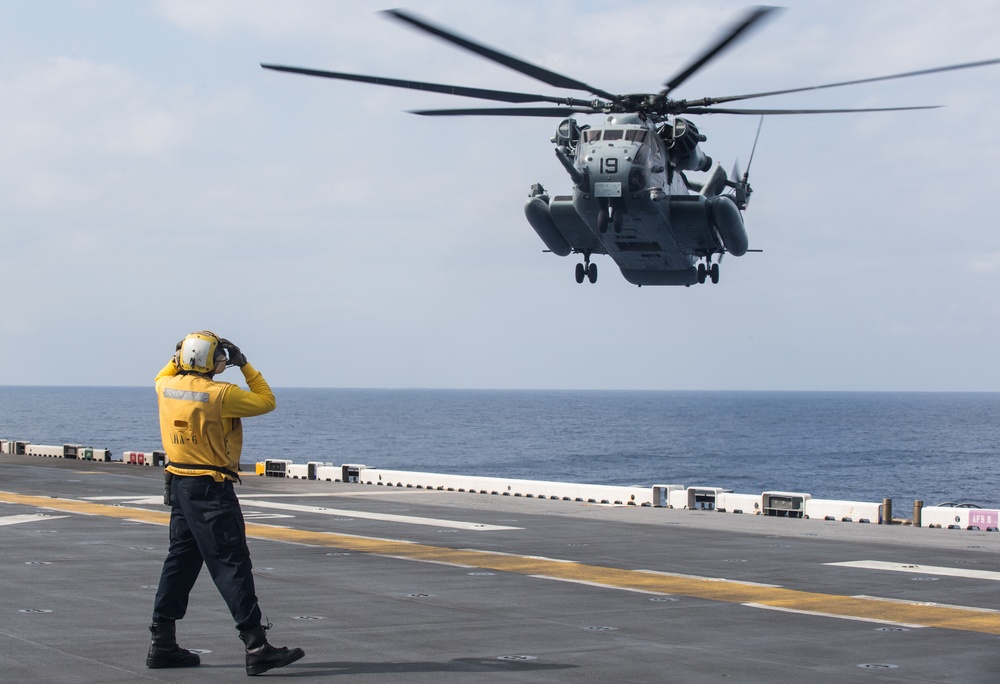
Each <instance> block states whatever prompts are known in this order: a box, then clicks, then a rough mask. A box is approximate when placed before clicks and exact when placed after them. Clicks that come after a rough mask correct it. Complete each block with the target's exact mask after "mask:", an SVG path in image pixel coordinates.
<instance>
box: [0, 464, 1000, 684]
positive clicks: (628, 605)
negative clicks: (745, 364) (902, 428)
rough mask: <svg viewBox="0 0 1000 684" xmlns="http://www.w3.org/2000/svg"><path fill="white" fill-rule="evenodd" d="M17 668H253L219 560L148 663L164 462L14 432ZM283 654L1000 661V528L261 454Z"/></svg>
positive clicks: (244, 495)
mask: <svg viewBox="0 0 1000 684" xmlns="http://www.w3.org/2000/svg"><path fill="white" fill-rule="evenodd" d="M0 469H2V472H3V480H2V485H0V490H2V491H0V502H2V503H3V504H4V505H3V506H2V507H0V548H2V549H3V554H2V558H0V567H2V573H0V586H2V588H3V590H2V593H0V611H2V614H3V616H4V619H3V622H2V623H0V667H2V669H3V672H4V673H5V678H7V679H9V680H10V681H28V680H30V681H33V682H136V681H162V682H195V681H204V680H205V678H206V677H210V678H211V679H212V681H220V682H221V681H244V680H245V677H246V674H245V672H244V663H243V649H242V644H241V642H240V641H239V639H238V638H237V632H236V630H235V628H234V626H233V623H232V619H231V617H230V616H229V614H228V611H227V609H226V607H225V604H224V603H223V602H222V599H221V597H220V596H219V595H218V592H217V591H216V589H215V587H214V586H213V584H212V582H211V579H210V578H209V576H208V574H207V572H203V573H202V576H201V577H200V578H199V582H198V584H197V585H196V587H195V589H194V592H193V593H192V596H191V606H190V608H189V612H188V615H187V617H186V618H185V619H184V620H182V621H180V622H179V623H178V627H177V633H178V642H179V643H180V645H181V646H183V647H185V648H189V649H197V650H198V651H199V652H200V653H201V660H202V665H201V666H200V667H198V668H190V669H176V670H150V669H147V668H146V667H145V665H144V662H145V654H146V649H147V648H148V645H149V632H148V630H147V626H148V624H149V620H150V613H151V609H152V602H153V596H154V593H155V590H156V583H157V580H158V578H159V571H160V567H161V564H162V561H163V558H164V556H165V555H166V550H167V530H166V527H165V525H166V523H167V520H168V509H167V508H166V507H165V506H164V505H163V503H162V490H163V480H162V472H161V469H160V468H149V467H141V466H130V465H125V464H122V463H98V462H92V461H81V460H64V459H44V458H37V457H32V456H21V455H11V454H3V455H0ZM237 492H238V494H239V496H240V499H241V502H242V506H243V510H244V515H245V517H246V521H247V533H248V537H249V538H250V547H251V554H252V556H253V560H254V564H255V568H254V572H255V577H256V580H257V592H258V595H259V596H260V602H261V608H262V610H263V611H264V612H265V614H266V616H267V618H268V619H269V620H270V621H271V622H272V623H273V624H274V628H273V629H272V630H271V631H270V632H269V639H270V641H271V642H272V643H273V644H275V645H277V646H290V647H291V646H297V647H301V648H303V649H304V650H305V652H306V656H305V658H304V659H302V660H300V661H298V662H297V663H294V664H292V665H290V666H288V667H286V668H283V669H281V670H274V671H271V672H269V673H268V674H266V675H264V676H267V677H293V678H302V679H304V680H321V679H326V678H331V677H337V678H338V679H340V678H342V679H343V681H380V682H386V681H391V682H434V683H435V684H442V683H444V682H468V681H471V680H472V679H473V678H476V681H489V680H495V681H504V682H581V681H616V682H639V681H677V682H680V681H685V682H687V681H690V682H711V681H727V682H775V681H809V682H810V683H811V684H819V683H826V682H829V683H834V682H836V683H842V682H949V683H951V684H955V683H959V682H976V683H988V682H998V681H1000V591H998V589H1000V584H998V583H997V581H998V580H1000V554H998V553H997V552H998V551H1000V534H997V533H996V532H993V531H976V530H968V529H927V528H917V527H912V526H902V525H878V524H863V523H859V522H844V521H840V520H830V521H827V520H817V519H802V518H790V517H774V516H766V515H752V514H744V515H736V514H733V513H732V512H729V513H721V512H719V511H717V510H681V509H677V508H668V507H657V506H636V505H624V504H622V505H616V504H615V503H613V502H612V503H594V502H590V501H575V500H571V501H565V500H553V499H545V500H543V499H538V498H526V497H514V496H502V495H490V494H482V493H478V492H472V491H465V492H459V491H438V490H435V489H427V488H423V489H420V488H414V487H386V486H377V485H369V484H364V483H360V482H359V483H354V482H343V481H340V482H327V481H309V480H300V479H291V478H275V477H262V476H257V475H256V474H255V473H253V472H251V473H245V474H244V476H243V483H242V485H238V486H237Z"/></svg>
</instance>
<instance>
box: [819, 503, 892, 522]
mask: <svg viewBox="0 0 1000 684" xmlns="http://www.w3.org/2000/svg"><path fill="white" fill-rule="evenodd" d="M805 503H806V513H805V517H807V518H812V519H813V520H839V521H840V522H860V523H872V524H873V525H879V524H881V523H882V504H878V503H867V502H862V501H833V500H830V499H809V500H808V501H806V502H805Z"/></svg>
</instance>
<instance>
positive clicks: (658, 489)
mask: <svg viewBox="0 0 1000 684" xmlns="http://www.w3.org/2000/svg"><path fill="white" fill-rule="evenodd" d="M680 489H684V485H679V484H655V485H653V505H654V506H656V507H657V508H669V507H670V492H676V491H677V490H680Z"/></svg>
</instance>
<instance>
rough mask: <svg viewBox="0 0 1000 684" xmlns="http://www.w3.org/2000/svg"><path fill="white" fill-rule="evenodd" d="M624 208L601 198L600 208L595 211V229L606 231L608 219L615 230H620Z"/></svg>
mask: <svg viewBox="0 0 1000 684" xmlns="http://www.w3.org/2000/svg"><path fill="white" fill-rule="evenodd" d="M624 216H625V208H624V207H623V206H618V205H612V204H611V203H610V202H609V201H608V200H601V208H600V209H599V210H598V212H597V230H598V231H599V232H600V233H601V234H604V233H606V232H608V220H609V219H610V221H611V224H612V225H613V226H614V229H615V232H616V233H620V232H622V224H623V222H624V220H625V219H624Z"/></svg>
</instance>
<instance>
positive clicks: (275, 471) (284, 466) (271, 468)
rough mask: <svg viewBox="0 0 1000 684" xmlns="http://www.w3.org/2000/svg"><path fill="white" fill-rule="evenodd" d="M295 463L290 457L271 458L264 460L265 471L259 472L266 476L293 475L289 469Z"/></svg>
mask: <svg viewBox="0 0 1000 684" xmlns="http://www.w3.org/2000/svg"><path fill="white" fill-rule="evenodd" d="M293 465H294V464H293V463H292V461H290V460H288V459H278V458H269V459H267V460H266V461H264V472H262V473H259V474H260V475H263V476H264V477H291V476H290V475H289V474H288V471H289V469H290V468H291V467H292V466H293Z"/></svg>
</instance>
